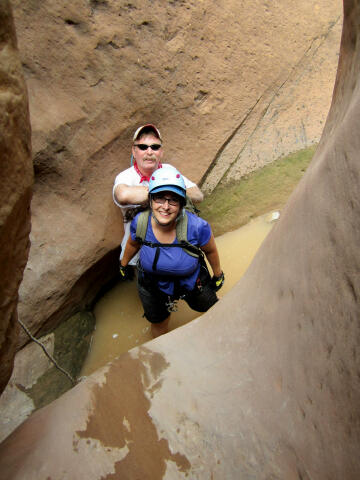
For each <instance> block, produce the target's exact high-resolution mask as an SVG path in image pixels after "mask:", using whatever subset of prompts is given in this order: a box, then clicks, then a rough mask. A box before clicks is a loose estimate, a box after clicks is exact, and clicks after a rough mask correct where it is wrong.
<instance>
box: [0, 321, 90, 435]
mask: <svg viewBox="0 0 360 480" xmlns="http://www.w3.org/2000/svg"><path fill="white" fill-rule="evenodd" d="M94 328H95V318H94V316H93V315H92V313H90V312H81V313H78V314H76V315H74V316H72V317H70V318H69V319H68V320H67V321H65V322H63V323H62V324H61V325H60V326H59V327H58V328H57V329H55V330H54V332H53V333H51V334H49V335H46V336H44V337H41V338H39V339H38V340H39V341H40V342H41V343H42V345H43V346H44V348H45V349H46V351H47V352H48V353H49V354H50V356H51V357H53V358H54V360H55V362H56V364H57V365H58V366H59V367H61V369H63V370H65V372H67V373H68V375H69V376H70V377H72V378H73V379H74V380H76V379H77V378H78V376H79V374H80V371H81V367H82V365H83V362H84V360H85V358H86V355H87V353H88V350H89V344H90V339H91V333H92V332H93V330H94ZM69 376H67V375H66V374H64V372H63V371H61V370H59V369H58V368H57V366H56V365H54V363H53V362H52V361H51V360H50V359H49V358H48V356H47V355H46V354H45V353H44V351H43V349H42V347H41V346H40V345H39V344H37V343H34V342H30V343H29V344H28V345H26V346H25V347H24V348H22V349H21V350H20V351H19V352H18V353H17V355H16V357H15V364H14V371H13V374H12V376H11V378H10V381H9V383H8V385H7V386H6V388H5V390H4V392H3V394H2V395H1V397H0V411H1V419H0V442H1V441H3V440H4V439H5V438H6V437H7V436H8V435H9V434H10V433H11V432H12V431H14V430H15V428H16V427H17V426H18V425H20V424H21V423H22V422H23V421H24V420H25V419H26V418H28V417H29V415H30V414H31V413H32V412H34V411H35V410H37V409H39V408H41V407H43V406H44V405H47V404H48V403H50V402H52V401H53V400H55V399H56V398H58V397H59V396H60V395H62V394H63V393H64V392H66V391H67V390H69V389H70V388H72V387H73V383H72V381H71V380H70V378H69Z"/></svg>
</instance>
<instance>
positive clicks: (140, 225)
mask: <svg viewBox="0 0 360 480" xmlns="http://www.w3.org/2000/svg"><path fill="white" fill-rule="evenodd" d="M149 215H150V210H144V211H143V212H141V213H140V215H139V218H138V221H137V225H136V237H135V240H137V241H138V242H140V243H144V240H145V236H146V231H147V227H148V222H149Z"/></svg>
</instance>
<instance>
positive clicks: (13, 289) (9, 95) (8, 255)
mask: <svg viewBox="0 0 360 480" xmlns="http://www.w3.org/2000/svg"><path fill="white" fill-rule="evenodd" d="M0 157H1V161H0V178H1V188H0V272H1V274H0V393H1V392H2V391H3V389H4V388H5V386H6V383H7V381H8V379H9V377H10V375H11V372H12V367H13V360H14V355H15V348H16V343H17V339H18V323H17V302H18V289H19V284H20V282H21V280H22V276H23V271H24V268H25V264H26V261H27V257H28V251H29V246H30V244H29V232H30V210H29V208H30V200H31V186H32V182H33V169H32V161H31V143H30V121H29V111H28V99H27V92H26V86H25V83H24V78H23V74H22V71H21V65H20V60H19V53H18V50H17V41H16V35H15V27H14V22H13V17H12V12H11V7H10V2H8V1H7V0H5V1H3V2H1V5H0Z"/></svg>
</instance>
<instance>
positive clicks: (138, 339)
mask: <svg viewBox="0 0 360 480" xmlns="http://www.w3.org/2000/svg"><path fill="white" fill-rule="evenodd" d="M278 216H279V214H278V212H273V213H270V214H267V215H263V216H261V217H258V218H256V219H254V220H252V221H251V222H250V223H248V224H247V225H245V226H243V227H241V228H239V229H237V230H235V231H233V232H228V233H225V234H224V235H221V236H219V237H217V238H216V244H217V247H218V250H219V254H220V259H221V266H222V269H223V271H224V273H225V284H224V286H223V288H222V289H221V290H220V291H219V292H218V296H219V298H221V297H223V296H224V295H225V294H226V292H228V291H229V290H230V289H231V288H232V287H233V286H234V285H235V283H236V282H237V281H238V280H239V279H240V277H241V276H242V275H243V274H244V273H245V271H246V269H247V267H248V266H249V264H250V262H251V260H252V259H253V257H254V255H255V253H256V251H257V250H258V248H259V247H260V245H261V243H262V242H263V240H264V239H265V237H266V235H267V234H268V233H269V232H270V230H271V228H272V226H273V224H274V221H275V220H276V219H277V218H278ZM94 314H95V318H96V328H95V332H94V334H93V338H92V343H91V348H90V351H89V354H88V357H87V359H86V361H85V363H84V366H83V369H82V373H81V375H89V374H90V373H92V372H93V371H95V370H96V369H97V368H100V367H102V366H103V365H105V364H106V363H107V362H109V361H111V360H113V359H114V358H116V357H117V356H119V355H120V354H121V353H123V352H126V351H127V350H130V349H131V348H133V347H135V346H139V345H141V344H143V343H146V342H148V341H149V340H151V339H152V337H151V335H150V324H149V322H147V320H146V319H145V318H143V316H142V315H143V309H142V306H141V303H140V300H139V297H138V295H137V289H136V282H135V281H133V282H125V283H120V284H118V285H116V286H115V287H114V288H113V289H112V290H110V291H109V292H107V294H106V295H105V296H104V297H103V298H102V299H101V300H100V301H99V302H98V303H97V304H96V306H95V309H94ZM200 315H201V313H198V312H194V311H193V310H191V309H190V308H189V307H188V305H187V304H186V303H185V302H184V301H179V303H178V311H177V312H175V313H172V314H171V320H170V325H169V328H170V330H173V329H175V328H178V327H180V326H182V325H185V324H186V323H188V322H190V321H191V320H194V319H195V318H197V317H199V316H200Z"/></svg>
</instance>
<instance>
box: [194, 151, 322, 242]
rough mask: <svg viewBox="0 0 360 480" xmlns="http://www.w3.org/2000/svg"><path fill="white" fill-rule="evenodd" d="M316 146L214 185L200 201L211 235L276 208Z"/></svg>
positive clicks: (302, 169) (288, 193) (279, 206)
mask: <svg viewBox="0 0 360 480" xmlns="http://www.w3.org/2000/svg"><path fill="white" fill-rule="evenodd" d="M315 149H316V146H311V147H309V148H306V149H304V150H300V151H298V152H296V153H293V154H290V155H288V156H286V157H282V158H280V159H278V160H275V161H274V162H272V163H271V164H270V165H267V166H265V167H263V168H262V169H260V170H257V171H256V172H253V173H251V174H249V175H247V176H245V177H243V178H241V180H239V181H237V182H234V183H228V184H226V185H221V184H220V185H218V186H217V187H216V188H215V190H214V191H213V192H212V193H211V194H210V195H209V196H207V197H206V198H205V200H204V202H203V203H202V204H201V205H200V210H201V213H200V215H201V217H203V218H205V219H206V220H207V221H208V222H209V223H210V224H211V227H212V230H213V232H214V235H215V236H218V235H222V234H223V233H225V232H229V231H231V230H235V229H236V228H239V227H241V226H242V225H245V224H246V223H248V222H249V220H250V219H251V218H254V217H258V216H259V215H263V214H264V213H267V212H270V211H272V210H280V209H281V208H282V207H283V206H284V205H285V203H286V201H287V199H288V197H289V196H290V194H291V192H292V191H293V190H294V188H295V186H296V185H297V183H298V182H299V180H300V179H301V177H302V175H303V174H304V172H305V170H306V168H307V166H308V165H309V163H310V161H311V159H312V157H313V155H314V152H315Z"/></svg>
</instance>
